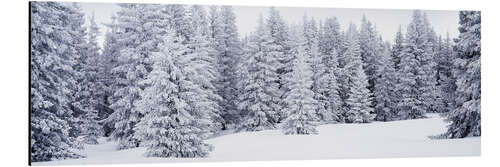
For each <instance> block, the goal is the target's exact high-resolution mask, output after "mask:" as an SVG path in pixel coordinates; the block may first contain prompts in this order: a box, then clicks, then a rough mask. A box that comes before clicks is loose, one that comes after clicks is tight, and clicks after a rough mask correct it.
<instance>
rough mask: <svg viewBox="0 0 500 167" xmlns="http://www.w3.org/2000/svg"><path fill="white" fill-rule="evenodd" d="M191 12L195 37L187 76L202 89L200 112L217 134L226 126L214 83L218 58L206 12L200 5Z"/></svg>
mask: <svg viewBox="0 0 500 167" xmlns="http://www.w3.org/2000/svg"><path fill="white" fill-rule="evenodd" d="M190 11H191V17H190V21H191V27H192V29H193V35H194V36H193V37H191V40H190V41H189V42H188V44H187V47H188V48H189V49H190V51H189V52H188V56H186V57H187V58H189V59H190V60H189V61H188V62H187V63H188V64H186V66H185V67H189V68H190V69H188V70H189V71H190V72H189V73H187V74H188V76H186V77H187V78H188V79H189V80H191V81H192V82H193V83H195V84H197V85H198V86H199V87H200V91H201V92H200V93H199V94H198V95H197V96H199V97H198V99H197V100H196V103H197V105H198V107H199V110H204V111H206V112H207V113H208V114H209V115H210V117H211V121H212V122H213V123H212V124H211V125H210V126H209V129H210V131H212V132H216V131H218V130H220V129H222V127H223V125H224V124H225V121H224V119H223V118H222V114H223V113H222V112H221V107H220V106H219V102H220V101H222V97H220V96H219V95H218V94H217V89H216V87H215V86H214V83H215V82H216V79H217V76H218V75H217V70H216V66H215V65H216V64H217V62H216V60H215V59H216V58H215V55H214V54H213V53H214V52H215V49H213V48H212V47H211V46H210V44H209V36H208V35H209V31H208V25H207V24H205V23H207V22H208V21H207V20H206V14H205V10H204V9H203V8H202V7H201V6H198V5H194V6H192V7H191V9H190Z"/></svg>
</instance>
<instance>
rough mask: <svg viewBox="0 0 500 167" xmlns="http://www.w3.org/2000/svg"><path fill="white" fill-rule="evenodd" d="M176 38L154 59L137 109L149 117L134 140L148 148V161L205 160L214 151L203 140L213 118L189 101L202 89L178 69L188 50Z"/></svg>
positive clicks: (169, 36)
mask: <svg viewBox="0 0 500 167" xmlns="http://www.w3.org/2000/svg"><path fill="white" fill-rule="evenodd" d="M169 32H172V31H169ZM174 35H175V33H170V34H169V35H168V36H167V37H166V38H165V40H164V43H163V44H161V45H160V48H161V50H160V52H158V53H156V54H154V56H153V57H152V59H153V62H154V63H153V70H152V71H151V73H149V74H148V76H147V77H146V79H145V80H144V81H142V83H143V84H146V85H149V86H148V87H146V88H145V89H144V91H142V92H141V94H140V95H141V99H140V100H139V101H137V103H136V105H137V109H138V110H139V111H140V112H141V113H146V114H145V116H144V117H143V118H142V119H141V121H140V122H139V123H138V124H137V127H135V128H134V131H135V135H134V136H135V138H137V139H138V140H140V141H141V145H142V146H145V147H147V151H146V153H145V156H148V157H205V156H206V155H207V154H208V152H209V151H210V150H211V149H212V148H211V146H210V145H208V144H205V143H204V142H203V141H202V137H201V136H203V134H204V129H205V127H204V126H207V125H208V124H209V123H210V121H209V119H210V118H209V115H208V114H207V113H205V112H199V110H198V109H197V108H196V106H192V105H190V102H189V101H190V100H189V99H187V98H189V96H192V95H193V94H195V93H198V92H191V91H190V90H194V89H197V88H198V86H197V85H196V84H194V83H193V82H191V81H189V80H187V79H186V77H185V76H186V74H185V73H183V70H182V69H181V67H178V66H179V65H180V64H179V61H181V62H180V63H181V64H182V59H183V58H182V56H184V55H185V54H186V52H187V51H188V49H187V48H186V47H185V46H184V45H183V44H181V42H182V41H183V39H182V38H181V37H179V38H175V37H174Z"/></svg>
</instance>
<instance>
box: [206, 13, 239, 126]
mask: <svg viewBox="0 0 500 167" xmlns="http://www.w3.org/2000/svg"><path fill="white" fill-rule="evenodd" d="M218 9H220V10H218ZM209 23H210V28H209V30H210V36H211V41H212V42H211V43H212V46H213V48H215V49H216V61H217V67H218V68H217V71H218V74H219V75H218V79H217V82H216V84H215V85H216V87H217V90H218V94H219V95H220V96H221V97H222V102H221V104H220V106H221V107H222V109H223V111H222V117H223V118H224V120H225V122H226V124H233V125H234V124H236V123H237V122H239V121H238V120H239V119H241V118H240V113H239V112H238V110H237V101H236V99H237V94H238V89H237V87H236V85H237V78H236V74H235V73H236V71H237V70H236V67H237V64H239V62H240V55H241V45H240V41H239V35H238V30H237V27H236V16H235V14H234V11H233V8H232V7H231V6H222V7H220V8H217V7H211V8H210V17H209ZM225 128H227V127H226V125H224V127H223V129H225Z"/></svg>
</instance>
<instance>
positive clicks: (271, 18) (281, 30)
mask: <svg viewBox="0 0 500 167" xmlns="http://www.w3.org/2000/svg"><path fill="white" fill-rule="evenodd" d="M265 26H266V30H267V31H268V32H267V33H268V34H269V36H268V38H269V39H267V41H268V42H267V45H268V46H266V48H267V50H266V52H267V53H266V54H267V56H271V57H274V58H275V59H276V60H277V61H278V63H279V64H277V69H276V70H277V71H276V72H277V73H278V80H277V81H276V82H278V84H279V90H278V92H276V93H277V94H279V96H280V98H279V99H273V101H274V103H277V104H279V105H275V106H274V108H273V110H274V111H275V114H276V115H275V116H273V117H274V118H273V119H275V122H278V123H279V122H281V120H283V119H284V117H285V116H284V115H283V114H284V113H282V112H281V106H282V105H283V104H282V103H283V100H282V99H283V98H284V97H283V94H284V92H287V91H288V88H287V87H286V85H287V83H286V82H287V81H286V80H285V78H286V76H287V75H289V73H290V71H291V67H292V62H291V60H292V59H293V57H292V56H291V55H290V54H289V51H290V47H289V41H290V39H289V38H290V37H289V35H288V27H287V25H286V23H285V21H284V19H283V18H282V17H281V15H280V13H279V11H278V10H277V9H276V8H274V7H271V8H270V9H269V15H268V17H267V18H266V23H265Z"/></svg>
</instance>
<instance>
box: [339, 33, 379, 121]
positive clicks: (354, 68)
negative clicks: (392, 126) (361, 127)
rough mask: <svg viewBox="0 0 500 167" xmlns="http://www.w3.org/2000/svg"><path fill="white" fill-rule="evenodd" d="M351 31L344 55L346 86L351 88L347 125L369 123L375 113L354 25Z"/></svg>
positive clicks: (345, 114)
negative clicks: (373, 112)
mask: <svg viewBox="0 0 500 167" xmlns="http://www.w3.org/2000/svg"><path fill="white" fill-rule="evenodd" d="M350 31H351V32H350V33H349V35H348V41H349V45H348V48H347V50H346V52H345V55H344V56H345V61H346V64H345V67H344V75H346V81H347V82H346V84H347V87H348V88H349V90H348V95H347V96H348V98H347V99H346V100H345V105H346V112H345V113H344V117H345V122H347V123H368V122H371V121H372V119H373V117H374V115H372V114H370V113H371V112H372V111H373V108H371V100H370V97H371V96H372V94H371V92H370V90H369V89H368V79H367V77H366V74H365V72H364V70H363V61H362V60H361V53H360V47H359V41H358V36H357V34H356V33H355V26H354V25H351V26H350Z"/></svg>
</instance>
